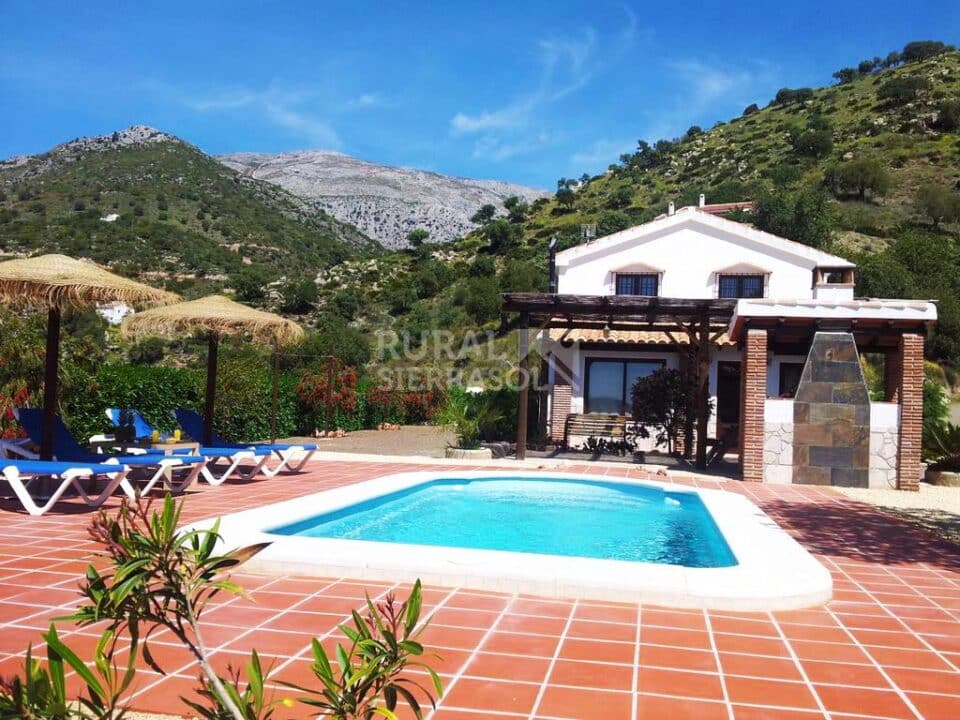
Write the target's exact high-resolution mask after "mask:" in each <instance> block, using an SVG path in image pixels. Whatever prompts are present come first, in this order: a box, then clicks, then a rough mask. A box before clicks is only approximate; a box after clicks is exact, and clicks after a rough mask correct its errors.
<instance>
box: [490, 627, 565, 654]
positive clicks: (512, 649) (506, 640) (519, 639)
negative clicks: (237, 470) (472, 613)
mask: <svg viewBox="0 0 960 720" xmlns="http://www.w3.org/2000/svg"><path fill="white" fill-rule="evenodd" d="M559 642H560V638H559V637H550V636H547V635H527V634H523V633H507V632H493V633H491V634H490V636H489V637H487V639H486V641H485V642H484V643H483V645H481V646H480V648H481V649H482V650H484V651H486V652H492V653H503V654H506V655H536V656H538V657H548V658H549V657H553V654H554V652H555V651H556V649H557V645H558V644H559Z"/></svg>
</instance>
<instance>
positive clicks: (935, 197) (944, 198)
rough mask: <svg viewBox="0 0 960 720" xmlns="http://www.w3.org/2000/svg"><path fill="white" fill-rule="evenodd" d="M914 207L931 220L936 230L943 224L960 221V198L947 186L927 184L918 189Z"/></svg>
mask: <svg viewBox="0 0 960 720" xmlns="http://www.w3.org/2000/svg"><path fill="white" fill-rule="evenodd" d="M913 203H914V206H915V207H916V208H917V210H919V211H920V212H922V213H923V214H924V215H926V216H927V217H928V218H930V222H931V223H932V224H933V227H934V228H937V227H939V226H940V223H942V222H948V223H950V222H956V221H957V220H960V196H958V195H957V194H956V193H955V192H953V191H952V190H951V189H950V188H948V187H947V186H946V185H942V184H940V183H927V184H925V185H921V186H920V187H919V188H917V192H916V195H915V196H914V199H913Z"/></svg>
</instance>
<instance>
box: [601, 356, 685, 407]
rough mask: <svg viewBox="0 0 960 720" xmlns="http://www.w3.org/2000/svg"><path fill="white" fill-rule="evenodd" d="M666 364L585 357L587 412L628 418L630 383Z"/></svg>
mask: <svg viewBox="0 0 960 720" xmlns="http://www.w3.org/2000/svg"><path fill="white" fill-rule="evenodd" d="M665 364H666V361H665V360H614V359H607V358H587V367H586V377H587V384H586V388H585V395H584V397H585V400H584V406H585V409H586V412H588V413H616V414H618V415H629V414H630V389H631V388H632V387H633V384H634V383H635V382H636V381H637V380H639V379H640V378H642V377H646V376H647V375H650V374H652V373H654V372H656V371H657V370H660V369H661V368H663V367H664V366H665Z"/></svg>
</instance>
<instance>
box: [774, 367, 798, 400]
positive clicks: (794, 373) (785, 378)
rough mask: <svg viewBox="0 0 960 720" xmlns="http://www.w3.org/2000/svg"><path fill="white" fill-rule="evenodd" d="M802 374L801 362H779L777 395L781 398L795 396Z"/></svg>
mask: <svg viewBox="0 0 960 720" xmlns="http://www.w3.org/2000/svg"><path fill="white" fill-rule="evenodd" d="M802 375H803V363H795V362H782V363H780V387H779V388H777V395H778V396H779V397H782V398H792V397H796V395H797V388H798V387H799V386H800V377H801V376H802Z"/></svg>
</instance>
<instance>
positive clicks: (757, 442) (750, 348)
mask: <svg viewBox="0 0 960 720" xmlns="http://www.w3.org/2000/svg"><path fill="white" fill-rule="evenodd" d="M742 368H743V374H742V376H741V379H740V388H741V391H740V398H741V403H740V473H741V477H742V479H743V480H745V481H747V482H763V434H764V426H763V411H764V405H765V404H766V400H767V331H766V330H748V331H747V339H746V342H745V343H744V348H743V365H742Z"/></svg>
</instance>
